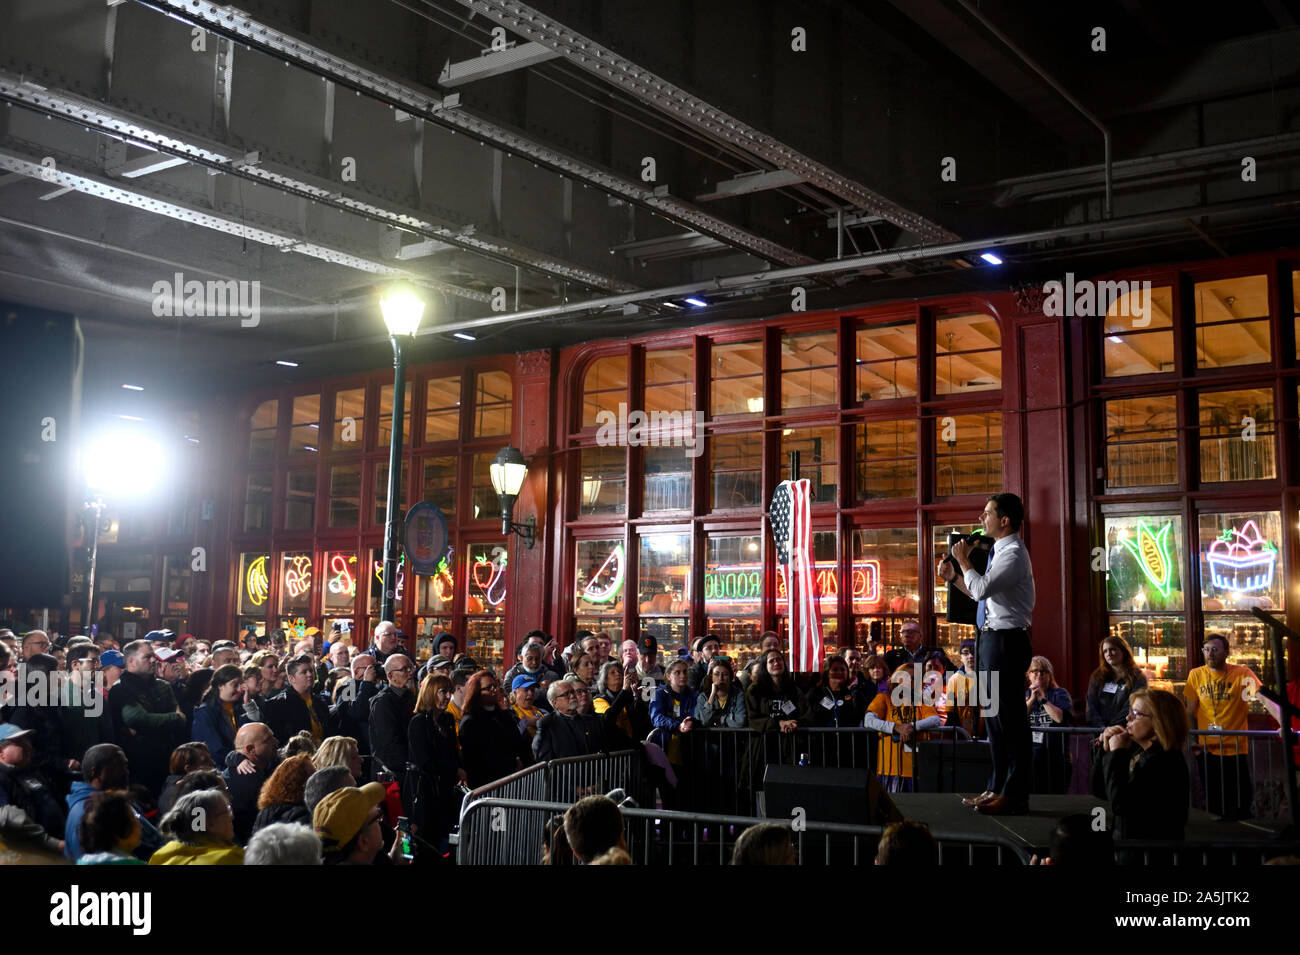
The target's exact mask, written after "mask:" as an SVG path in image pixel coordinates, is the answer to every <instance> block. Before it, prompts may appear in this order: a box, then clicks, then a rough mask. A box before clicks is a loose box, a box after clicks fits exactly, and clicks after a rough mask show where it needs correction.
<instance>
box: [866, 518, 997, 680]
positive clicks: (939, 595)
mask: <svg viewBox="0 0 1300 955" xmlns="http://www.w3.org/2000/svg"><path fill="white" fill-rule="evenodd" d="M978 529H979V528H978V525H975V524H965V525H961V524H936V525H935V526H934V532H933V535H932V540H933V546H934V551H933V555H934V560H933V561H932V563H935V564H937V563H938V562H939V558H940V557H942V556H943V555H944V554H946V553H948V548H949V544H948V540H949V537H950V536H951V535H953V534H960V535H961V536H962V537H966V536H967V535H968V534H970V533H971V532H972V531H973V530H978ZM930 579H931V580H932V581H933V584H934V613H935V621H934V639H935V642H936V644H937V645H938V646H940V647H942V648H943V649H944V651H945V652H946V653H947V654H948V656H949V658H950V659H952V660H953V662H956V656H955V654H956V651H957V649H958V648H959V647H960V646H961V642H962V641H963V640H974V639H975V628H974V627H973V626H971V625H970V624H966V623H951V622H949V620H948V584H947V583H946V582H945V581H944V579H943V578H942V577H940V576H939V575H938V574H936V573H933V572H931V574H930ZM922 626H924V624H923V625H922ZM884 636H885V637H886V638H887V639H886V642H885V646H887V647H888V646H901V645H902V643H903V639H902V634H901V632H900V631H899V629H898V628H897V627H896V626H890V627H886V632H885V634H884Z"/></svg>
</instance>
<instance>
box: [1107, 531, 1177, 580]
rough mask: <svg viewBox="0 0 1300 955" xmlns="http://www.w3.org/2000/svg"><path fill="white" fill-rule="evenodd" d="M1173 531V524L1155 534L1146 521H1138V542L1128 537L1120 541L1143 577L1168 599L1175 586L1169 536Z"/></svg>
mask: <svg viewBox="0 0 1300 955" xmlns="http://www.w3.org/2000/svg"><path fill="white" fill-rule="evenodd" d="M1173 529H1174V525H1173V524H1165V525H1164V526H1162V527H1161V528H1160V530H1158V531H1156V532H1155V533H1154V534H1153V533H1151V528H1150V527H1149V526H1148V525H1147V522H1146V521H1138V534H1137V537H1138V539H1137V541H1136V542H1134V541H1131V540H1129V539H1128V538H1127V537H1124V538H1122V539H1121V540H1120V543H1121V544H1123V545H1124V546H1125V547H1126V548H1127V549H1128V551H1129V553H1131V554H1132V555H1133V558H1134V559H1135V560H1136V561H1137V565H1138V566H1139V567H1140V568H1142V574H1143V576H1145V577H1146V579H1147V580H1148V581H1150V583H1151V586H1152V587H1154V588H1155V589H1156V590H1158V591H1159V592H1160V596H1161V597H1166V598H1167V597H1168V596H1169V590H1170V588H1172V587H1173V585H1174V562H1173V561H1172V560H1171V559H1170V557H1169V535H1170V533H1172V531H1173Z"/></svg>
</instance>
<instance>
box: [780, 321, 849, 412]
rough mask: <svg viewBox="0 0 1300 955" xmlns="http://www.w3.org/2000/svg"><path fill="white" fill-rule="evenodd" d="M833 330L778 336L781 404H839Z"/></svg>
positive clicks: (794, 405)
mask: <svg viewBox="0 0 1300 955" xmlns="http://www.w3.org/2000/svg"><path fill="white" fill-rule="evenodd" d="M837 355H838V351H837V349H836V333H835V331H834V330H831V331H822V332H799V333H797V334H792V335H782V336H781V408H782V409H783V410H786V411H788V410H790V409H791V408H809V407H813V406H815V405H834V404H839V396H838V393H837V391H836V383H837V382H838V380H839V379H838V371H839V369H838V367H837V358H836V356H837Z"/></svg>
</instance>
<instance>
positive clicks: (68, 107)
mask: <svg viewBox="0 0 1300 955" xmlns="http://www.w3.org/2000/svg"><path fill="white" fill-rule="evenodd" d="M41 79H45V77H41ZM0 99H3V100H7V101H10V102H13V103H18V104H21V105H23V106H27V107H29V108H32V109H36V110H38V111H40V112H42V113H45V114H46V115H52V116H57V117H59V118H61V119H65V120H68V121H70V122H73V123H76V124H78V125H81V126H84V127H87V128H89V129H94V130H96V131H97V132H101V133H105V134H107V135H109V136H113V137H117V138H121V139H126V140H129V141H133V142H134V143H137V144H139V145H141V146H142V147H144V148H146V149H152V150H156V152H157V154H164V155H166V156H169V157H175V158H178V159H182V160H185V161H187V162H193V163H196V164H198V165H202V166H206V167H208V168H209V169H210V170H213V171H216V172H225V173H230V174H233V175H237V176H240V177H242V178H245V179H248V180H250V181H254V182H258V183H260V184H262V185H265V186H269V187H270V188H273V189H278V190H280V191H282V192H287V193H289V194H291V195H296V196H299V197H300V198H304V199H309V200H312V201H314V202H318V203H321V204H322V205H326V206H331V207H333V208H335V209H338V210H339V211H341V212H346V213H350V214H352V215H359V216H362V217H364V218H366V219H370V220H372V221H376V222H381V223H384V224H386V225H389V226H392V227H393V228H396V229H403V230H406V231H408V232H412V233H416V234H418V235H421V236H424V237H425V238H428V239H435V240H438V241H441V242H446V243H448V244H450V245H455V246H458V247H460V248H462V249H465V250H467V251H469V252H474V253H477V254H479V255H484V256H486V257H488V258H491V259H494V260H496V261H498V262H501V263H502V264H504V265H507V266H511V267H516V266H520V265H523V266H525V267H527V268H529V269H532V270H535V271H538V272H543V273H545V274H547V275H550V276H553V277H555V278H560V279H564V280H566V281H570V282H576V283H580V284H582V285H587V286H590V287H592V288H595V289H600V290H607V291H615V292H631V291H635V290H636V289H637V288H638V286H636V285H633V284H631V283H630V282H622V281H620V280H618V279H615V278H613V277H612V276H609V275H606V274H603V273H600V272H597V271H595V270H594V269H589V268H586V267H584V266H580V265H576V264H574V263H571V262H565V261H563V260H560V259H556V258H554V257H552V256H548V255H546V254H545V253H542V252H538V251H536V250H533V249H528V248H525V247H523V246H519V245H516V244H514V243H511V242H509V241H507V240H504V239H499V238H496V237H494V236H489V235H483V234H482V233H480V232H478V231H477V229H475V228H472V227H470V224H467V223H456V224H449V223H446V222H440V221H438V220H435V219H430V218H429V217H428V216H427V215H426V214H425V213H423V212H421V211H420V210H417V209H411V208H404V207H400V206H397V205H394V204H391V203H386V204H383V205H381V204H380V202H379V201H378V200H377V199H375V198H373V197H371V196H369V195H368V194H366V193H364V192H362V191H361V190H360V189H357V188H356V187H355V184H349V185H348V186H344V185H343V184H340V183H336V182H333V181H330V180H325V179H318V178H316V177H313V176H310V175H309V174H307V173H305V172H302V171H300V170H295V169H291V168H290V167H288V166H284V165H277V164H274V163H270V162H267V161H265V160H264V159H262V158H260V156H259V158H258V160H257V161H256V162H248V161H247V157H248V156H249V155H251V154H252V153H259V154H260V155H261V156H265V155H267V154H268V153H269V151H270V150H269V149H268V148H267V147H265V146H263V145H259V144H257V143H250V144H248V145H247V147H237V146H234V145H231V144H229V143H222V142H216V141H214V140H209V139H205V138H203V137H200V136H198V135H196V134H194V133H191V132H187V131H183V130H179V129H176V128H174V127H170V126H167V125H165V124H163V123H160V122H158V121H155V120H150V119H146V118H144V117H142V116H140V115H138V114H136V113H133V112H128V111H126V110H122V109H119V108H117V107H109V106H106V105H104V104H103V103H99V102H96V101H95V100H91V99H87V98H85V97H81V96H77V95H76V94H74V93H71V92H68V91H66V90H60V89H56V88H53V87H50V86H46V85H45V84H43V83H38V82H34V81H33V80H32V79H31V78H29V77H27V76H24V75H21V74H18V73H15V72H13V71H11V70H8V69H4V68H0ZM110 171H111V170H110Z"/></svg>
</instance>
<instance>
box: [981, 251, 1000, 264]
mask: <svg viewBox="0 0 1300 955" xmlns="http://www.w3.org/2000/svg"><path fill="white" fill-rule="evenodd" d="M980 258H981V259H983V260H984V261H985V262H987V263H988V264H989V265H1001V264H1002V260H1001V259H999V258H998V257H997V256H996V255H994V254H993V253H992V252H984V253H981V254H980Z"/></svg>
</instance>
